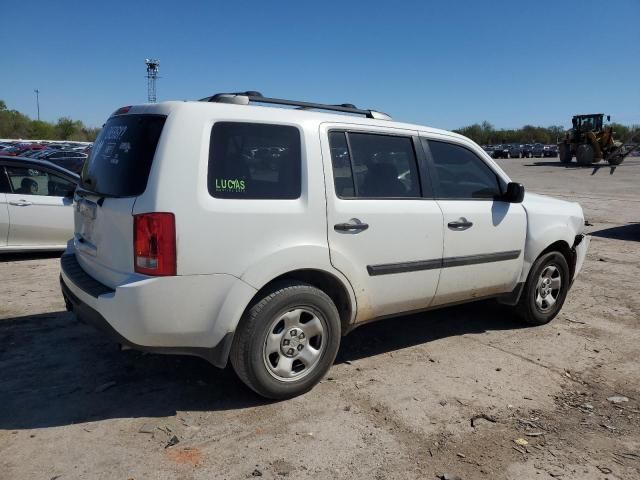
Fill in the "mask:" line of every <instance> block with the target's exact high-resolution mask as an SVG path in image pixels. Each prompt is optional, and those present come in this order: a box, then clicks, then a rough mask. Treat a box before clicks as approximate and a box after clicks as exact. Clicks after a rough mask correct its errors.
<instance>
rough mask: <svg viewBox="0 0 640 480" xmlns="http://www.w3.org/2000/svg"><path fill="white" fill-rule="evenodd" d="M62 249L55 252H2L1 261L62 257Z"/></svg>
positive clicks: (0, 253) (0, 254)
mask: <svg viewBox="0 0 640 480" xmlns="http://www.w3.org/2000/svg"><path fill="white" fill-rule="evenodd" d="M61 255H62V250H57V251H53V252H7V253H2V252H0V263H7V262H21V261H24V260H43V259H47V258H60V256H61Z"/></svg>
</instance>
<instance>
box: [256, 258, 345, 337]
mask: <svg viewBox="0 0 640 480" xmlns="http://www.w3.org/2000/svg"><path fill="white" fill-rule="evenodd" d="M285 281H289V282H291V281H293V282H300V283H306V284H309V285H313V286H314V287H316V288H317V289H319V290H321V291H323V292H324V293H326V294H327V295H328V296H329V298H331V300H332V301H333V303H335V305H336V308H337V309H338V313H339V314H340V326H341V329H342V334H343V335H344V334H346V333H348V331H349V330H350V328H351V325H352V324H353V320H354V318H355V313H356V301H355V296H354V295H353V293H352V292H351V289H350V287H348V286H347V285H346V284H345V282H344V281H343V280H342V279H340V278H338V276H337V275H334V274H333V273H330V272H328V271H326V270H323V269H318V268H300V269H296V270H291V271H288V272H285V273H282V274H280V275H278V276H276V277H274V278H272V279H271V280H269V281H268V282H266V283H265V284H264V285H263V286H262V287H261V288H260V289H259V290H258V291H257V292H256V294H255V295H254V296H253V298H252V299H251V301H250V302H249V303H248V305H247V306H246V308H245V311H246V310H247V309H249V308H251V306H252V305H253V304H254V303H255V302H256V301H259V299H260V298H262V297H263V296H264V295H265V294H266V292H267V291H268V290H270V289H272V288H273V287H274V285H277V284H278V283H279V282H285Z"/></svg>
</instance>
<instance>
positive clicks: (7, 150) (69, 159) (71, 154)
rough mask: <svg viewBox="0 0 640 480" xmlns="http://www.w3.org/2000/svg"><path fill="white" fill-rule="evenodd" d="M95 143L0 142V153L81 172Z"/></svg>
mask: <svg viewBox="0 0 640 480" xmlns="http://www.w3.org/2000/svg"><path fill="white" fill-rule="evenodd" d="M92 147H93V144H86V143H77V142H65V143H59V142H44V141H40V142H23V141H10V142H0V155H6V156H10V157H25V158H36V159H40V160H47V161H49V162H51V163H54V164H56V165H58V166H60V167H62V168H64V169H66V170H69V171H71V172H75V173H80V171H81V170H82V166H83V165H84V161H85V160H86V159H87V158H88V157H89V154H90V153H91V148H92Z"/></svg>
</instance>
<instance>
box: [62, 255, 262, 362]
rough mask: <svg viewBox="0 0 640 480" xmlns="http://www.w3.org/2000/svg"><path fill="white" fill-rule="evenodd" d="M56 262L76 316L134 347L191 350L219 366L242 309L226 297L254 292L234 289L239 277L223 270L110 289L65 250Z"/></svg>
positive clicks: (184, 352) (181, 352)
mask: <svg viewBox="0 0 640 480" xmlns="http://www.w3.org/2000/svg"><path fill="white" fill-rule="evenodd" d="M60 265H61V272H60V286H61V289H62V294H63V296H64V298H65V302H66V304H67V306H68V308H70V310H72V311H73V312H74V313H75V314H76V315H77V317H78V319H79V320H81V321H83V322H85V323H87V324H90V325H93V326H94V327H96V328H97V329H98V330H100V331H102V332H104V333H106V334H107V336H109V337H110V338H112V339H113V340H114V341H115V342H117V343H120V344H122V345H126V346H128V347H131V348H133V349H136V350H143V351H148V352H154V353H164V354H178V355H193V356H197V357H201V358H204V359H205V360H207V361H208V362H210V363H212V364H213V365H215V366H216V367H220V368H224V367H225V366H226V363H227V359H228V356H229V351H230V349H231V343H232V341H233V332H234V331H235V324H236V323H237V320H238V319H239V316H240V315H241V314H242V311H237V312H234V311H232V310H230V309H229V308H228V306H226V300H227V299H229V298H231V300H232V301H235V302H238V300H239V298H238V296H240V297H244V296H246V295H251V296H252V295H253V293H255V290H253V289H251V288H250V287H248V286H245V285H246V284H245V285H239V288H235V289H234V288H233V286H234V285H236V282H239V280H237V279H235V278H234V277H230V276H227V275H198V276H196V277H197V278H193V277H161V278H160V277H158V278H148V279H144V280H142V281H133V282H131V283H127V284H124V285H121V286H118V287H116V288H115V289H111V288H109V287H108V286H106V285H103V284H101V283H99V282H98V281H96V280H95V279H93V278H92V277H90V276H89V275H88V274H87V273H86V272H84V271H83V270H82V267H80V265H79V264H78V262H77V260H76V259H75V255H74V254H73V253H66V254H65V255H63V256H62V258H61V260H60ZM222 277H224V278H222ZM228 277H230V278H228ZM194 285H198V286H197V287H194ZM190 287H193V288H190ZM216 287H217V291H216ZM207 290H208V292H209V294H208V295H205V294H204V293H203V291H207ZM232 290H233V291H232ZM238 291H240V294H239V293H238ZM249 298H250V297H249ZM223 312H226V314H225V313H223ZM236 316H237V318H235V317H236ZM234 319H235V320H234Z"/></svg>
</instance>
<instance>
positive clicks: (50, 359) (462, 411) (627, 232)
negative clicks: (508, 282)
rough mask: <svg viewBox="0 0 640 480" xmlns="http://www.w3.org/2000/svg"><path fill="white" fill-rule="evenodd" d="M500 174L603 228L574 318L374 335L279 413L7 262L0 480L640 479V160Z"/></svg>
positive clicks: (476, 309)
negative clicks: (81, 308)
mask: <svg viewBox="0 0 640 480" xmlns="http://www.w3.org/2000/svg"><path fill="white" fill-rule="evenodd" d="M500 163H501V164H502V165H503V166H504V168H505V170H506V171H507V172H508V173H509V174H510V175H511V176H512V178H513V179H514V180H517V181H521V182H522V183H524V184H525V185H526V187H527V188H528V189H529V190H531V191H536V192H539V193H547V194H550V195H555V196H557V197H561V198H567V199H572V200H576V201H579V202H580V203H581V204H582V205H583V208H584V210H585V213H586V216H587V218H588V220H589V221H590V222H591V223H592V224H593V225H592V226H590V227H589V230H590V232H591V233H592V234H593V238H592V241H591V247H590V250H589V253H588V256H587V259H586V262H585V265H584V269H583V272H582V273H581V275H580V277H579V278H578V280H577V281H576V283H575V284H574V286H573V289H572V291H571V292H570V294H569V297H568V300H567V303H566V305H565V307H564V309H563V311H562V312H561V314H560V315H559V316H558V317H557V318H556V319H555V320H554V321H553V322H552V323H551V324H549V325H546V326H543V327H536V328H531V327H525V326H523V325H521V324H520V323H518V322H516V321H515V320H514V319H513V318H511V317H510V316H509V314H508V313H507V312H505V310H503V309H501V308H500V307H498V306H496V305H494V304H493V303H492V302H484V303H476V304H470V305H467V306H461V307H455V308H449V309H445V310H440V311H437V312H431V313H425V314H419V315H413V316H408V317H399V318H394V319H389V320H385V321H383V322H379V323H375V324H371V325H367V326H363V327H361V328H359V329H357V330H355V331H354V332H353V333H352V334H351V335H349V336H348V337H346V338H345V339H344V341H343V344H342V347H341V349H340V353H339V357H338V360H337V361H336V364H335V366H334V367H333V369H332V370H331V372H330V373H329V377H327V378H326V379H325V380H324V381H323V382H322V383H321V384H320V385H318V386H317V388H315V389H314V390H313V391H311V392H310V393H308V394H307V395H304V396H303V397H300V398H296V399H293V400H290V401H286V402H265V401H263V400H261V399H260V398H257V397H256V396H255V395H254V394H253V393H251V392H250V391H249V390H247V389H246V388H244V387H243V386H242V385H241V384H240V382H239V381H238V380H236V378H235V377H234V375H233V373H232V372H231V371H229V370H225V371H220V370H217V369H215V368H213V367H211V366H209V365H208V364H207V363H205V362H204V361H202V360H199V359H195V358H188V357H164V356H157V355H147V354H143V353H139V352H134V351H124V352H120V351H118V350H117V348H116V347H115V346H114V345H113V344H111V343H109V341H107V340H106V339H105V338H104V337H102V336H101V335H100V334H98V333H97V332H95V331H93V330H92V329H91V328H90V327H87V326H84V325H81V324H79V323H77V322H76V321H75V320H74V318H73V316H72V315H70V314H68V313H66V312H65V311H64V304H63V302H62V298H61V296H60V294H59V289H58V260H57V258H56V256H55V255H44V256H33V255H31V256H19V255H13V256H5V257H3V258H0V278H1V279H2V289H1V290H0V478H2V479H3V480H12V479H16V480H17V479H21V480H22V479H46V480H49V479H54V478H55V479H78V478H83V479H125V480H126V479H132V478H133V479H137V480H141V479H191V478H194V479H244V478H252V477H254V476H255V477H259V476H262V477H263V478H268V479H271V478H286V477H288V478H296V479H305V478H345V479H372V478H375V479H387V478H388V479H396V478H397V479H413V478H416V479H417V478H420V479H425V478H426V479H430V478H438V475H443V474H448V475H451V476H453V475H458V476H459V477H460V478H462V479H464V480H468V479H483V478H486V479H491V480H495V479H529V478H535V479H544V478H560V479H563V480H566V479H605V478H607V479H610V480H611V479H631V478H640V392H639V388H640V368H639V366H638V358H639V354H640V333H639V331H638V324H639V320H640V296H639V295H638V294H639V293H640V255H639V253H640V223H638V222H640V158H630V159H627V160H626V161H625V163H624V164H623V165H622V166H620V167H618V168H617V169H615V171H613V172H612V171H611V169H610V168H609V167H601V168H599V169H598V168H595V169H594V168H579V167H576V166H575V165H574V166H573V167H570V168H565V167H564V166H561V165H560V164H559V163H558V162H557V160H555V159H521V160H516V159H513V160H502V161H501V162H500ZM615 396H618V397H624V398H625V399H626V401H624V399H617V401H619V402H620V403H614V402H613V401H611V400H607V399H608V398H610V397H615ZM479 415H480V416H484V418H478V419H477V420H475V421H474V422H473V423H474V426H472V418H473V417H476V416H479ZM176 441H177V442H178V443H175V442H176ZM174 443H175V444H174ZM172 444H174V445H172Z"/></svg>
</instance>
